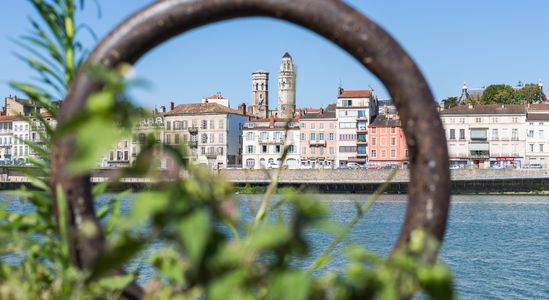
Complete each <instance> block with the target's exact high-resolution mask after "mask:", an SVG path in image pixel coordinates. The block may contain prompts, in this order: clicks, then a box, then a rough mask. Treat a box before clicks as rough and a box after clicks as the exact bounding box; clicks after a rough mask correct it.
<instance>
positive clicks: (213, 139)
mask: <svg viewBox="0 0 549 300" xmlns="http://www.w3.org/2000/svg"><path fill="white" fill-rule="evenodd" d="M210 143H211V144H213V143H215V135H214V134H213V133H210Z"/></svg>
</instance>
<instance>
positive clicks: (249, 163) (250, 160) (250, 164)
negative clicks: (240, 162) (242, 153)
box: [246, 158, 255, 168]
mask: <svg viewBox="0 0 549 300" xmlns="http://www.w3.org/2000/svg"><path fill="white" fill-rule="evenodd" d="M254 166H255V159H253V158H248V159H246V167H248V168H253V167H254Z"/></svg>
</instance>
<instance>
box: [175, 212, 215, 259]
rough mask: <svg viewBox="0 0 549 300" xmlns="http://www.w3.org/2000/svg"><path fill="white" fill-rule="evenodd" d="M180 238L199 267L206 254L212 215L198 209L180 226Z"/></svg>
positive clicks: (190, 257)
mask: <svg viewBox="0 0 549 300" xmlns="http://www.w3.org/2000/svg"><path fill="white" fill-rule="evenodd" d="M178 229H179V239H180V240H181V242H182V243H183V246H184V247H185V249H187V254H188V255H189V259H190V261H191V263H192V265H193V267H195V268H196V267H197V266H198V265H199V263H200V260H201V259H202V256H203V254H204V249H205V248H206V244H207V242H208V238H209V236H210V217H209V215H208V214H207V213H206V212H204V211H197V212H195V213H193V214H191V215H190V216H188V217H185V218H184V219H183V220H182V221H181V222H180V223H179V226H178Z"/></svg>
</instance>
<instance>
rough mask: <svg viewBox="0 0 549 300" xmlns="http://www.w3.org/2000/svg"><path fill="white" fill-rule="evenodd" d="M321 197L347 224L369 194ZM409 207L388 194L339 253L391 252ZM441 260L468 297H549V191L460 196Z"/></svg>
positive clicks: (323, 238)
mask: <svg viewBox="0 0 549 300" xmlns="http://www.w3.org/2000/svg"><path fill="white" fill-rule="evenodd" d="M260 197H261V196H258V195H237V198H238V200H239V201H240V203H241V212H242V215H243V217H245V218H247V217H249V216H250V215H251V214H253V212H254V209H256V208H257V204H258V203H259V201H260ZM10 198H11V197H6V196H2V195H1V194H0V200H1V199H3V201H0V202H8V207H9V208H10V209H14V210H21V209H22V210H25V209H27V208H28V205H26V204H21V202H20V201H14V200H13V199H10ZM318 198H319V199H320V200H319V201H325V202H326V204H327V205H328V206H329V207H330V218H331V220H333V221H335V222H338V223H341V224H345V223H346V222H348V221H349V220H350V219H351V218H352V217H353V216H354V214H355V210H356V209H355V202H357V201H358V202H363V201H364V200H365V199H366V198H367V196H366V195H350V194H342V195H328V194H322V195H318ZM130 203H131V199H128V201H125V203H124V208H126V209H127V208H128V207H129V206H130ZM26 207H27V208H26ZM405 208H406V196H404V195H383V196H381V197H380V199H379V200H378V201H377V202H376V204H374V205H373V206H372V207H371V208H370V210H369V211H368V212H367V213H366V214H365V215H364V217H363V218H362V219H361V220H360V221H359V222H358V223H357V224H356V225H355V226H354V227H353V229H352V230H351V232H350V234H349V236H348V237H347V239H346V240H345V241H344V242H343V244H341V245H340V246H339V247H338V248H336V249H335V250H336V251H335V253H339V252H341V250H342V249H343V247H344V246H345V244H349V243H359V244H362V245H364V246H365V247H367V248H368V249H369V250H371V251H374V252H376V253H378V254H380V255H387V253H389V251H390V249H391V246H392V244H393V242H394V241H395V239H396V237H397V235H398V232H399V230H400V226H401V224H402V219H403V216H404V210H405ZM309 237H310V241H312V245H313V247H312V249H313V257H317V256H318V255H319V254H320V252H321V251H322V250H323V249H324V247H325V246H326V245H327V244H328V243H330V242H331V240H332V238H333V237H332V236H330V235H327V234H322V233H311V234H310V235H309ZM154 247H155V246H154V245H153V247H152V248H154ZM152 250H153V249H149V251H147V252H150V251H152ZM441 259H442V260H443V261H444V262H445V263H446V264H447V265H448V266H449V267H450V269H451V270H452V271H453V273H454V275H455V278H456V289H457V292H458V294H459V296H460V298H462V299H549V196H507V195H490V196H478V195H471V196H467V195H460V196H453V198H452V206H451V210H450V219H449V223H448V228H447V232H446V237H445V242H444V245H443V248H442V253H441ZM344 262H345V261H344V259H343V257H342V256H337V257H336V259H335V260H334V261H333V262H332V263H331V265H330V268H342V267H343V266H344ZM305 263H307V262H305ZM137 266H139V269H140V272H141V277H140V281H142V282H143V281H146V279H147V278H149V277H150V276H151V270H150V268H148V267H147V266H146V265H145V266H144V264H143V261H135V262H133V263H132V265H131V266H130V269H132V268H136V267H137Z"/></svg>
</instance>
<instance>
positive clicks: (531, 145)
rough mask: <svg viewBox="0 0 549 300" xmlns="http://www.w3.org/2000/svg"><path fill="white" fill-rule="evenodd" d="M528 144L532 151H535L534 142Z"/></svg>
mask: <svg viewBox="0 0 549 300" xmlns="http://www.w3.org/2000/svg"><path fill="white" fill-rule="evenodd" d="M528 146H529V148H530V152H534V144H530V145H528Z"/></svg>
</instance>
